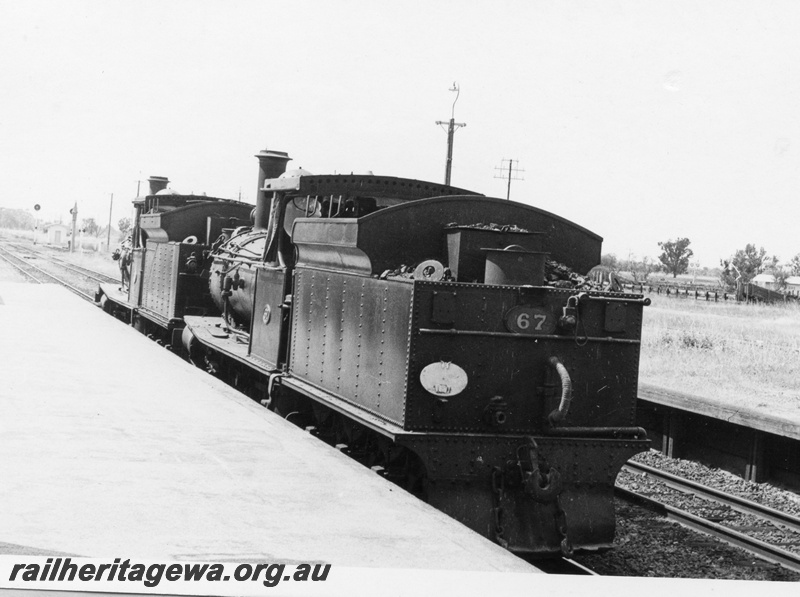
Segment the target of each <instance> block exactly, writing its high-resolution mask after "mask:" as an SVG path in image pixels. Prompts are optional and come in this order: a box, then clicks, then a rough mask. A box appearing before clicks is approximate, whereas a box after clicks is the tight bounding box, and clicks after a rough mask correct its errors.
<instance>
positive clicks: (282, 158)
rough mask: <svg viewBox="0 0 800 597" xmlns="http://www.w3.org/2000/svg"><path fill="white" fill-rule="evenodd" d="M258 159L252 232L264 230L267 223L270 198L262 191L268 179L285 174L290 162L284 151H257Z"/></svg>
mask: <svg viewBox="0 0 800 597" xmlns="http://www.w3.org/2000/svg"><path fill="white" fill-rule="evenodd" d="M255 157H257V158H258V191H257V192H256V211H255V216H254V217H253V230H264V229H266V227H267V224H268V223H269V210H270V198H269V197H268V196H267V193H265V192H264V191H263V190H262V189H263V187H264V181H265V180H267V179H268V178H278V177H279V176H280V175H281V174H283V173H284V172H286V162H288V161H289V160H291V159H292V158H290V157H289V154H288V153H286V152H284V151H270V150H268V149H265V150H264V151H259V152H258V153H257V154H256V156H255Z"/></svg>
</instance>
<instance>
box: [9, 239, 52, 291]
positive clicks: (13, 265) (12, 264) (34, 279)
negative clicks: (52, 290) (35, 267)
mask: <svg viewBox="0 0 800 597" xmlns="http://www.w3.org/2000/svg"><path fill="white" fill-rule="evenodd" d="M0 249H1V250H2V252H0V258H2V259H3V261H5V262H6V263H8V264H9V265H10V266H11V267H13V268H14V269H16V270H18V271H19V272H20V273H22V274H24V275H26V276H28V277H29V278H30V279H31V280H33V281H34V282H36V283H37V284H44V282H42V281H41V280H40V279H39V278H37V277H36V276H34V275H33V274H32V273H30V272H29V271H26V270H25V269H23V268H22V267H20V266H19V265H18V264H16V263H14V262H13V261H11V259H9V258H8V255H11V256H12V257H14V258H15V259H19V257H17V256H16V255H14V254H12V253H11V252H9V251H8V249H6V248H5V247H0ZM26 265H28V264H26Z"/></svg>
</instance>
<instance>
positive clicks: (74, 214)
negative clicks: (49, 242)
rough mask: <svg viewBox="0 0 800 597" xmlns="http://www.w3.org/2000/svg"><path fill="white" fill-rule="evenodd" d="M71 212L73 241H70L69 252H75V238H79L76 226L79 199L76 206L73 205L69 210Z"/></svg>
mask: <svg viewBox="0 0 800 597" xmlns="http://www.w3.org/2000/svg"><path fill="white" fill-rule="evenodd" d="M69 213H71V214H72V242H71V243H69V252H70V253H74V252H75V239H76V238H77V236H76V234H75V228H76V227H77V224H78V202H77V201H76V202H75V207H73V208H72V209H71V210H69Z"/></svg>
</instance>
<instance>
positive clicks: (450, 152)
mask: <svg viewBox="0 0 800 597" xmlns="http://www.w3.org/2000/svg"><path fill="white" fill-rule="evenodd" d="M450 91H455V92H456V99H455V100H453V109H452V110H451V112H450V122H449V123H448V122H445V121H444V120H437V121H436V124H438V125H443V124H447V125H448V127H447V163H446V165H445V170H444V184H446V185H449V184H450V171H451V169H452V166H453V136H454V135H455V132H456V129H457V128H458V127H460V126H467V125H466V123H464V122H456V102H457V101H458V96H459V95H460V94H461V89H459V87H458V85H457V84H456V83H453V88H452V89H451V90H450Z"/></svg>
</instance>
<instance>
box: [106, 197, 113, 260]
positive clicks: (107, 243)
mask: <svg viewBox="0 0 800 597" xmlns="http://www.w3.org/2000/svg"><path fill="white" fill-rule="evenodd" d="M113 209H114V193H111V204H110V205H109V206H108V238H106V251H110V250H111V212H112V211H113Z"/></svg>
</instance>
